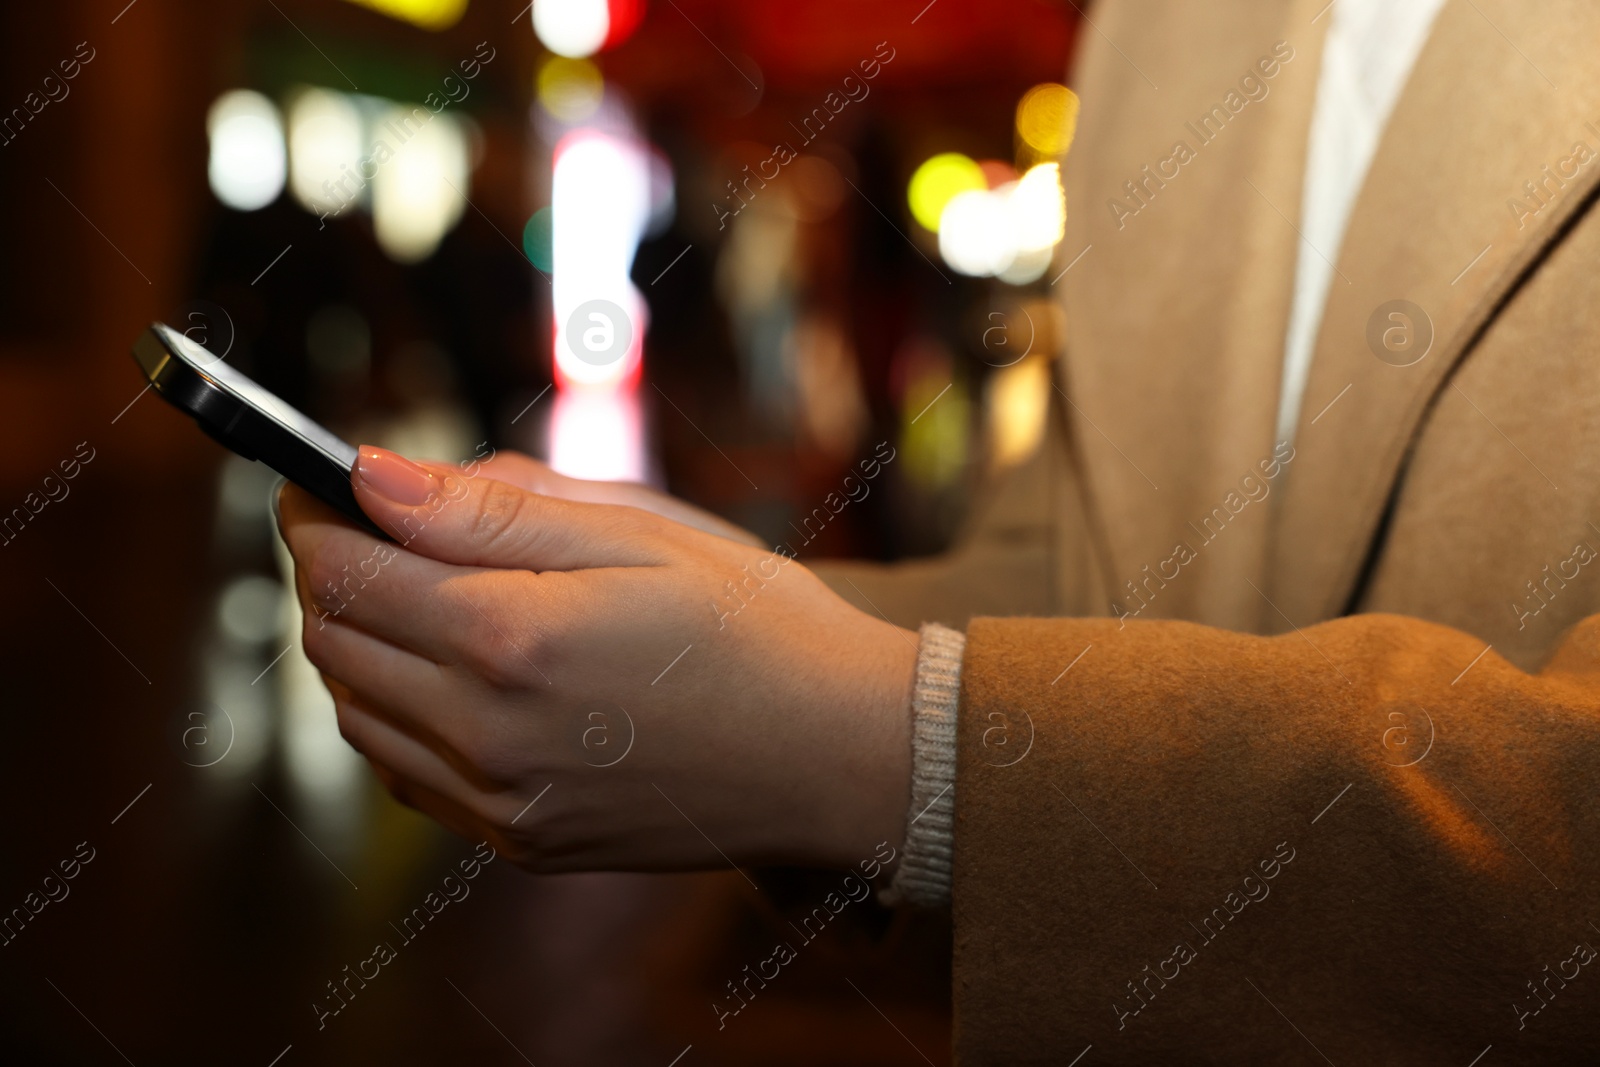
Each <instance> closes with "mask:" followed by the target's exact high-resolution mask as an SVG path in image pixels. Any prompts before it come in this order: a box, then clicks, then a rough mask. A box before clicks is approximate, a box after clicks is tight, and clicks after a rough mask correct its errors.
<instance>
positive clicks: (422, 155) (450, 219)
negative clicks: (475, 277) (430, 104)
mask: <svg viewBox="0 0 1600 1067" xmlns="http://www.w3.org/2000/svg"><path fill="white" fill-rule="evenodd" d="M428 114H429V112H428V110H427V109H426V108H423V107H420V106H419V107H415V108H408V107H406V106H405V105H400V106H398V107H396V108H394V109H393V111H392V112H391V113H390V114H389V116H388V118H387V121H386V122H385V123H384V124H382V125H380V126H379V127H378V133H379V134H380V135H381V134H382V133H383V132H384V131H385V130H392V129H395V128H397V127H398V124H399V123H400V121H401V120H402V119H404V118H406V117H410V120H411V122H412V123H416V122H417V121H418V120H419V119H421V118H422V117H423V116H426V115H428ZM467 148H468V146H467V137H466V132H465V131H464V130H463V129H462V127H461V124H460V123H459V122H457V121H456V120H455V119H453V118H451V117H450V116H449V115H435V116H433V117H432V118H431V119H429V120H428V121H427V122H426V124H424V125H422V126H421V127H420V128H418V129H417V130H416V132H415V133H413V134H410V138H409V140H407V141H406V142H405V143H404V144H402V145H400V146H399V148H398V149H396V150H395V152H394V155H393V157H392V158H389V159H387V160H386V161H383V162H379V161H378V160H377V157H376V156H374V157H371V161H370V162H369V161H366V160H363V162H362V173H363V174H371V175H372V179H371V183H372V228H373V232H374V234H375V235H376V236H377V238H378V244H379V245H380V246H381V247H382V248H383V250H384V251H385V252H387V253H388V254H389V257H390V258H391V259H395V260H398V261H399V262H401V263H415V262H417V261H418V260H422V259H426V258H427V257H428V256H430V255H431V254H432V253H433V250H434V249H435V248H437V247H438V246H439V241H440V239H441V238H442V237H444V235H445V234H446V233H449V232H450V227H452V226H454V225H455V224H456V220H457V219H459V218H460V217H461V212H462V210H463V209H464V208H465V206H466V201H465V197H466V195H467V171H468V158H467V157H468V151H467Z"/></svg>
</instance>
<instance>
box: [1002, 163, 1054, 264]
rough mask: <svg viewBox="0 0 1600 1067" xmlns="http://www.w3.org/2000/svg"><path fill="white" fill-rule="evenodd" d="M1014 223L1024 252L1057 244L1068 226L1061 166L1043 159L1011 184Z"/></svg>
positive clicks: (1019, 245)
mask: <svg viewBox="0 0 1600 1067" xmlns="http://www.w3.org/2000/svg"><path fill="white" fill-rule="evenodd" d="M1009 199H1010V201H1011V218H1012V225H1013V226H1014V227H1015V229H1016V236H1017V247H1018V248H1019V249H1020V250H1022V251H1024V252H1037V251H1047V250H1049V249H1051V248H1053V247H1055V243H1056V242H1057V241H1059V240H1061V235H1062V234H1063V233H1065V232H1066V227H1067V202H1066V199H1065V198H1064V197H1063V195H1062V192H1061V167H1060V165H1059V164H1056V163H1041V164H1039V165H1038V166H1037V167H1032V168H1029V170H1028V173H1026V174H1024V175H1023V176H1022V178H1021V180H1019V181H1018V182H1017V184H1016V185H1015V186H1014V187H1013V188H1012V190H1011V195H1010V197H1009Z"/></svg>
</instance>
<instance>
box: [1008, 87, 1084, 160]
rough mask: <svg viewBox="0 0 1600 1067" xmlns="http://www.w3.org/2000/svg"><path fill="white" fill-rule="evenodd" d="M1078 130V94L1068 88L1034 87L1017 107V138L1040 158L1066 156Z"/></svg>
mask: <svg viewBox="0 0 1600 1067" xmlns="http://www.w3.org/2000/svg"><path fill="white" fill-rule="evenodd" d="M1077 130H1078V94H1076V93H1074V92H1073V91H1072V90H1071V89H1068V88H1067V87H1066V86H1065V85H1056V84H1055V83H1053V82H1047V83H1045V84H1044V85H1035V86H1034V87H1033V88H1032V89H1029V90H1028V91H1027V93H1026V94H1024V96H1023V97H1022V101H1021V103H1019V104H1017V136H1019V137H1021V138H1022V140H1023V143H1025V144H1026V145H1027V146H1028V147H1029V148H1031V149H1033V150H1034V151H1035V152H1037V153H1039V155H1041V156H1051V157H1053V156H1061V155H1065V154H1066V151H1067V149H1068V148H1070V147H1072V135H1073V134H1074V133H1076V132H1077Z"/></svg>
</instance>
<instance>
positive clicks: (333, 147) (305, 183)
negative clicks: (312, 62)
mask: <svg viewBox="0 0 1600 1067" xmlns="http://www.w3.org/2000/svg"><path fill="white" fill-rule="evenodd" d="M361 147H362V124H361V111H360V109H359V108H357V107H356V105H355V102H354V101H353V100H351V99H350V98H349V97H348V96H346V95H345V94H344V93H337V92H334V91H333V90H331V89H303V90H301V91H300V92H298V93H296V94H295V95H294V96H293V98H292V99H291V100H290V103H289V191H290V192H291V193H293V194H294V198H295V199H296V200H297V201H299V203H300V206H301V207H303V208H305V209H306V210H307V211H312V212H316V213H318V214H321V213H322V212H324V211H326V212H330V213H337V212H338V211H339V210H341V209H342V207H343V205H344V204H345V203H346V202H348V201H349V200H350V199H351V198H357V199H361V189H362V181H361V177H360V175H359V174H358V173H357V172H356V168H357V166H358V165H359V163H360V160H361ZM341 182H343V192H341V190H340V189H339V188H338V186H339V185H340V183H341Z"/></svg>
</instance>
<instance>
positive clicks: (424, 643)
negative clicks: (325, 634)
mask: <svg viewBox="0 0 1600 1067" xmlns="http://www.w3.org/2000/svg"><path fill="white" fill-rule="evenodd" d="M287 536H288V541H289V546H290V552H291V553H292V554H293V556H294V559H295V588H296V591H297V592H298V594H299V596H300V602H301V606H302V608H303V609H304V611H305V613H306V616H307V626H308V627H310V626H315V627H316V628H317V629H319V630H320V629H321V628H323V627H325V626H326V625H327V624H328V623H329V622H330V621H332V620H339V621H341V622H345V623H348V624H351V625H353V626H356V627H358V628H360V629H361V630H364V631H366V632H367V633H369V634H372V635H373V636H375V637H379V638H382V639H383V640H385V641H388V642H390V643H391V644H395V645H398V646H400V647H401V648H403V649H406V650H407V651H410V652H414V653H416V654H417V655H419V656H422V657H423V658H425V659H429V660H432V661H433V662H435V663H439V664H445V665H463V666H466V667H468V668H470V669H472V670H473V671H474V672H475V673H477V674H478V675H479V676H481V677H485V678H486V679H488V680H490V681H492V682H504V683H506V684H509V685H521V684H528V683H538V684H546V683H547V682H548V681H549V678H548V676H547V675H545V674H542V673H541V671H542V668H539V667H535V666H534V664H535V662H536V659H535V656H536V655H537V652H536V649H537V648H538V647H539V646H540V644H541V643H542V640H543V636H544V630H543V629H542V628H541V627H540V625H539V620H541V619H542V620H546V621H548V619H549V618H550V610H551V609H550V608H549V607H548V604H549V602H550V601H551V597H549V596H545V595H543V594H544V593H545V592H546V589H545V584H547V583H548V582H549V581H550V580H551V579H554V578H556V577H558V576H557V575H549V576H546V577H545V578H539V577H537V576H535V575H533V574H531V573H529V572H527V571H508V570H498V569H492V568H480V567H457V566H454V565H452V564H449V563H440V562H439V561H438V560H434V559H429V558H428V557H426V556H419V555H417V554H416V553H414V552H409V551H407V550H406V549H404V548H400V547H399V546H397V545H394V544H391V543H389V542H386V541H379V540H377V539H376V538H374V537H373V536H372V535H371V534H368V533H365V532H364V531H361V530H358V529H356V528H355V527H351V526H346V525H342V524H340V525H334V524H330V523H309V522H308V523H299V524H297V525H295V526H293V527H292V528H291V529H290V530H289V532H288V535H287ZM542 583H544V584H542ZM508 608H515V609H516V610H508ZM535 609H538V610H535ZM502 674H504V675H505V677H501V675H502Z"/></svg>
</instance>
